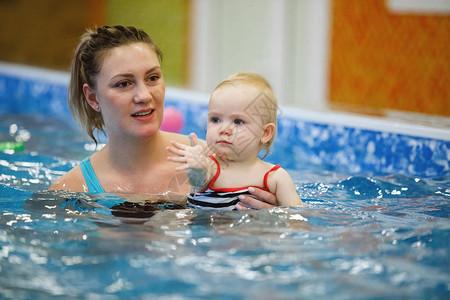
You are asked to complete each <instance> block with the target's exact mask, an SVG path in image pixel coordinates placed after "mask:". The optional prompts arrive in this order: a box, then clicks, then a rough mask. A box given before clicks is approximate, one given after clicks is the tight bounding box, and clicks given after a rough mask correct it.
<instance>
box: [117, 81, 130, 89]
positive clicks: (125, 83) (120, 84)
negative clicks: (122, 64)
mask: <svg viewBox="0 0 450 300" xmlns="http://www.w3.org/2000/svg"><path fill="white" fill-rule="evenodd" d="M129 85H130V83H129V82H128V81H122V82H119V83H117V84H116V86H117V87H120V88H124V87H127V86H129Z"/></svg>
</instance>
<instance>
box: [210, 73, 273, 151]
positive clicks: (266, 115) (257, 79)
mask: <svg viewBox="0 0 450 300" xmlns="http://www.w3.org/2000/svg"><path fill="white" fill-rule="evenodd" d="M238 84H242V85H246V86H251V87H254V88H256V89H257V90H258V94H257V95H256V96H255V99H254V102H253V104H252V105H254V107H255V108H256V109H257V111H258V115H257V116H252V118H259V119H260V120H261V125H262V126H265V125H266V124H269V123H273V124H274V125H275V128H274V134H273V135H272V138H271V139H270V140H269V141H267V142H266V143H264V144H263V145H262V148H263V149H264V150H265V151H266V153H265V154H264V156H263V157H262V158H265V157H266V156H267V155H268V154H269V152H270V149H271V148H272V145H273V142H274V140H275V138H276V135H277V127H278V125H277V110H278V101H277V98H276V97H275V93H274V92H273V90H272V87H271V86H270V83H269V82H268V81H267V79H265V78H264V77H263V76H261V75H259V74H257V73H252V72H238V73H236V74H233V75H231V76H230V77H228V78H226V79H224V80H223V81H222V82H220V83H219V84H218V85H217V86H216V88H215V89H214V91H216V90H217V89H219V88H220V87H223V86H225V85H238ZM214 91H213V93H214Z"/></svg>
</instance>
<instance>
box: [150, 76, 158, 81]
mask: <svg viewBox="0 0 450 300" xmlns="http://www.w3.org/2000/svg"><path fill="white" fill-rule="evenodd" d="M158 79H159V76H158V75H151V76H149V77H148V80H149V81H156V80H158Z"/></svg>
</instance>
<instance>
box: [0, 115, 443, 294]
mask: <svg viewBox="0 0 450 300" xmlns="http://www.w3.org/2000/svg"><path fill="white" fill-rule="evenodd" d="M11 124H17V130H15V129H16V128H15V127H14V128H11ZM18 139H19V140H20V139H22V140H24V143H25V148H26V150H25V152H23V153H9V154H8V153H1V152H0V275H1V276H0V298H11V299H30V298H32V299H48V298H52V297H54V298H64V299H71V298H73V299H79V298H82V299H85V298H94V299H95V298H102V299H103V298H106V299H122V298H139V299H140V298H148V299H154V298H158V299H198V298H204V299H213V298H220V299H448V297H449V296H450V268H449V265H450V221H449V213H450V175H449V176H441V177H427V178H425V177H423V178H420V177H417V176H409V175H405V174H391V175H379V174H378V175H377V174H370V173H358V174H355V173H352V174H346V173H343V172H340V171H339V170H331V171H330V170H329V169H330V168H329V167H327V168H326V170H325V168H324V169H323V170H322V169H320V168H319V169H296V170H291V169H289V168H288V167H286V168H287V169H289V172H290V174H291V175H292V177H293V179H294V182H295V184H296V187H297V190H298V193H299V195H300V197H301V198H302V199H304V201H305V202H306V203H307V204H308V206H307V207H306V208H298V209H294V208H291V209H288V208H274V209H270V210H261V211H250V212H215V211H212V212H211V211H194V210H189V209H185V208H180V207H177V206H168V205H165V204H161V203H163V201H166V200H167V199H165V198H164V197H161V198H160V199H145V200H147V201H142V200H140V201H137V200H136V199H134V198H133V199H130V198H128V199H125V198H124V197H123V196H122V197H119V196H116V195H112V194H103V195H99V196H96V197H93V196H89V195H87V194H82V193H69V192H47V191H46V189H47V188H48V186H49V185H50V183H51V182H52V181H53V180H55V179H56V178H57V177H59V176H60V175H61V174H63V173H64V172H66V171H67V170H69V169H70V168H72V167H73V166H74V165H76V164H77V163H78V162H79V160H81V159H82V158H84V157H85V156H86V155H88V153H89V149H91V148H92V145H91V144H90V143H88V142H86V140H84V139H83V138H82V136H81V134H79V133H78V132H76V131H75V130H74V129H73V128H69V127H64V125H62V124H59V123H58V122H57V121H54V120H51V119H49V118H39V117H38V116H17V115H6V116H2V119H1V120H0V140H18ZM86 149H87V150H86ZM273 159H274V160H277V158H276V157H275V158H273ZM279 159H280V160H279V162H280V163H281V164H282V165H283V160H282V156H280V157H279ZM132 201H134V202H132ZM150 202H153V203H154V202H156V203H157V204H151V203H150ZM161 208H169V209H161Z"/></svg>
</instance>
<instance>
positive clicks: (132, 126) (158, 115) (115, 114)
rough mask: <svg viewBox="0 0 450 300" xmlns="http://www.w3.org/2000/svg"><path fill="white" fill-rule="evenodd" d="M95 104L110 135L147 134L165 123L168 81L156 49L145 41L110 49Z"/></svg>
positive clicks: (97, 81)
mask: <svg viewBox="0 0 450 300" xmlns="http://www.w3.org/2000/svg"><path fill="white" fill-rule="evenodd" d="M96 85H97V86H96V89H95V91H94V94H95V95H94V98H95V100H96V101H97V102H98V104H96V103H95V101H89V100H92V99H89V97H87V98H88V101H89V102H90V104H91V106H93V107H95V106H96V105H98V106H99V107H100V110H101V113H102V116H103V119H104V121H105V127H106V130H107V132H108V136H109V138H111V137H115V136H117V137H120V138H121V140H123V141H127V140H129V139H130V138H131V139H132V138H147V137H151V136H153V135H154V134H155V133H156V132H157V131H158V130H159V127H160V125H161V121H162V116H163V107H164V95H165V83H164V78H163V75H162V70H161V66H160V63H159V60H158V57H157V55H156V53H155V51H154V50H153V49H152V48H151V46H149V45H147V44H145V43H134V44H129V45H124V46H119V47H117V48H114V49H111V50H108V52H106V53H105V56H104V58H103V64H102V66H101V70H100V72H99V74H98V75H97V77H96Z"/></svg>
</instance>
